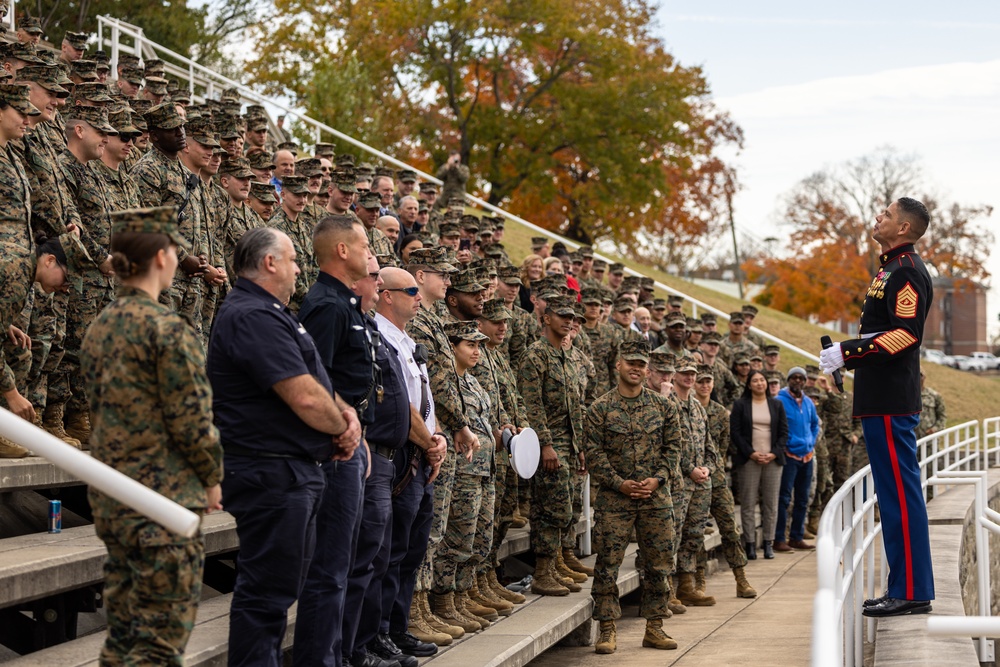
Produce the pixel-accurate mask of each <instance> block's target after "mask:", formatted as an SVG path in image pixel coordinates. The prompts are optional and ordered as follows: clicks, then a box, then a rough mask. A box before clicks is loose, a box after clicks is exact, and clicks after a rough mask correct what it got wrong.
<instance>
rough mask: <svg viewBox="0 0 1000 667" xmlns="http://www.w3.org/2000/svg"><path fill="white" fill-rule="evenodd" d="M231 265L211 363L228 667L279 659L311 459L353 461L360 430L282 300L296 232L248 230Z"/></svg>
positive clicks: (310, 518) (313, 478)
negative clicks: (233, 557) (229, 572)
mask: <svg viewBox="0 0 1000 667" xmlns="http://www.w3.org/2000/svg"><path fill="white" fill-rule="evenodd" d="M233 268H234V269H235V271H236V275H238V276H239V279H238V280H237V281H236V284H235V285H234V286H233V290H232V291H231V292H230V293H229V294H228V295H227V296H226V300H225V302H224V303H223V304H222V307H221V308H220V309H219V314H218V316H217V317H216V319H215V325H214V326H213V328H212V338H211V340H210V342H209V346H208V366H207V371H208V377H209V380H210V381H211V383H212V391H213V403H212V407H213V410H214V412H215V424H216V426H218V427H219V433H220V435H221V437H222V446H223V449H224V450H225V467H226V477H225V479H224V480H223V482H222V493H223V495H224V497H225V498H226V509H227V510H228V511H229V512H230V513H231V514H232V515H233V516H234V517H235V518H236V533H237V535H238V536H239V538H240V555H239V560H238V573H237V575H236V587H235V590H234V591H233V603H232V610H231V611H230V615H229V664H230V665H261V666H266V667H270V666H271V665H278V664H281V660H282V650H281V641H282V639H284V636H285V619H286V615H287V613H288V608H289V607H290V606H291V605H292V603H293V602H295V600H296V598H297V597H298V596H299V594H300V593H301V592H302V586H303V583H304V582H305V579H306V572H307V570H308V569H309V560H310V558H312V555H313V547H314V545H315V540H316V517H317V513H319V514H320V515H321V516H322V514H323V511H322V510H321V509H320V501H321V499H322V496H323V489H324V486H325V480H324V477H323V473H322V471H321V469H320V468H319V467H318V465H317V463H319V462H321V461H329V460H330V459H331V457H333V458H337V459H344V458H350V457H351V456H352V455H353V454H354V450H355V448H356V447H357V446H358V441H359V438H360V436H361V427H360V425H359V424H358V419H357V416H356V415H354V413H353V411H352V410H351V409H350V407H349V406H348V405H347V404H346V403H345V402H344V401H342V400H341V399H340V398H339V397H337V396H336V395H335V394H333V392H332V389H331V387H330V379H329V377H328V376H327V373H326V370H324V368H323V364H322V362H321V359H320V355H319V354H318V353H317V351H316V345H315V344H314V343H313V339H312V338H311V337H310V336H309V334H308V333H307V332H306V330H305V328H303V327H302V325H301V324H299V321H298V320H297V319H296V318H295V315H294V313H292V312H291V311H290V310H288V308H287V305H288V299H289V298H290V297H291V295H292V293H293V292H294V291H295V278H296V276H297V275H298V273H299V269H298V266H296V264H295V248H294V246H293V245H292V241H291V239H289V238H288V237H287V236H286V235H285V234H282V233H281V232H279V231H277V230H274V229H270V228H267V227H263V228H260V229H252V230H250V231H248V232H247V233H246V234H244V235H243V237H242V238H241V239H240V241H239V243H237V244H236V248H235V250H234V259H233ZM313 664H316V663H313Z"/></svg>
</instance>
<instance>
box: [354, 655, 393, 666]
mask: <svg viewBox="0 0 1000 667" xmlns="http://www.w3.org/2000/svg"><path fill="white" fill-rule="evenodd" d="M351 667H399V661H398V660H385V659H383V658H380V657H379V656H377V655H375V654H374V653H368V652H365V653H355V654H354V655H352V656H351Z"/></svg>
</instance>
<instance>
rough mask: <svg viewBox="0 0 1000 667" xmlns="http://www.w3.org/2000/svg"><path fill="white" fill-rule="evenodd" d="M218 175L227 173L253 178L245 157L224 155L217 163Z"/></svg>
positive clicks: (236, 176)
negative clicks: (220, 161) (220, 162)
mask: <svg viewBox="0 0 1000 667" xmlns="http://www.w3.org/2000/svg"><path fill="white" fill-rule="evenodd" d="M219 174H220V175H223V174H225V175H229V176H232V177H233V178H253V172H252V171H250V161H249V160H247V159H246V158H245V157H226V158H223V160H222V164H220V165H219Z"/></svg>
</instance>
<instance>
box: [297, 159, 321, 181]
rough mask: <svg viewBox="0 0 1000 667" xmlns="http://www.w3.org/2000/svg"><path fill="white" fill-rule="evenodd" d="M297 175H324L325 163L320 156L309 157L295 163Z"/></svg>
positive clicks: (307, 176)
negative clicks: (320, 159)
mask: <svg viewBox="0 0 1000 667" xmlns="http://www.w3.org/2000/svg"><path fill="white" fill-rule="evenodd" d="M295 175H296V176H305V177H306V178H312V177H313V176H322V175H323V164H322V163H321V162H320V161H319V158H318V157H307V158H303V159H301V160H299V161H298V162H296V163H295Z"/></svg>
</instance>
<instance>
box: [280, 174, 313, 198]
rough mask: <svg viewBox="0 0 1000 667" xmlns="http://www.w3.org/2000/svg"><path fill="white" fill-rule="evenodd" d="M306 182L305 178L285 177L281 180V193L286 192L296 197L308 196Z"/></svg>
mask: <svg viewBox="0 0 1000 667" xmlns="http://www.w3.org/2000/svg"><path fill="white" fill-rule="evenodd" d="M307 180H308V179H307V178H306V177H305V176H285V177H284V178H283V179H281V191H282V192H285V191H288V192H291V193H292V194H296V195H307V194H309V186H308V185H306V181H307Z"/></svg>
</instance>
